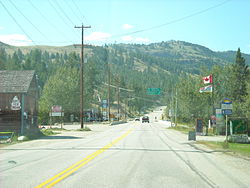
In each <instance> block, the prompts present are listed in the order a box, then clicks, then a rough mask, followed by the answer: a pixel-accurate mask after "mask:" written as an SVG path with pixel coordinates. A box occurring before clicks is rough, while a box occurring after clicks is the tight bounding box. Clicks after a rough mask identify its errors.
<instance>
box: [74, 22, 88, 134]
mask: <svg viewBox="0 0 250 188" xmlns="http://www.w3.org/2000/svg"><path fill="white" fill-rule="evenodd" d="M75 28H81V29H82V44H81V47H82V50H81V67H80V122H81V129H83V128H84V124H83V113H84V111H83V109H84V108H83V105H84V100H83V91H84V85H83V83H84V80H83V68H84V66H83V60H84V56H83V55H84V53H83V51H84V43H83V41H84V29H87V28H91V26H83V24H82V26H75Z"/></svg>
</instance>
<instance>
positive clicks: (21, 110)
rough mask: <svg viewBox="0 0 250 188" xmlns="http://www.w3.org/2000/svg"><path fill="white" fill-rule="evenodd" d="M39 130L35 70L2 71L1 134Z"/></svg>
mask: <svg viewBox="0 0 250 188" xmlns="http://www.w3.org/2000/svg"><path fill="white" fill-rule="evenodd" d="M37 128H38V83H37V76H36V74H35V71H33V70H24V71H7V70H4V71H0V132H6V131H14V132H17V133H19V134H21V135H23V134H25V133H28V132H29V131H31V130H36V129H37Z"/></svg>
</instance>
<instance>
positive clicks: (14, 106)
mask: <svg viewBox="0 0 250 188" xmlns="http://www.w3.org/2000/svg"><path fill="white" fill-rule="evenodd" d="M10 109H11V110H20V109H21V103H20V101H19V99H18V97H17V96H15V97H14V98H13V99H12V102H11V106H10Z"/></svg>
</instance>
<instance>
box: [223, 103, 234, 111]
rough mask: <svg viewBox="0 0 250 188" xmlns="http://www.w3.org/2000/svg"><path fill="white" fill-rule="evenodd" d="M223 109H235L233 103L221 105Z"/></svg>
mask: <svg viewBox="0 0 250 188" xmlns="http://www.w3.org/2000/svg"><path fill="white" fill-rule="evenodd" d="M221 109H223V110H226V109H227V110H232V109H233V104H232V103H231V104H223V103H222V104H221Z"/></svg>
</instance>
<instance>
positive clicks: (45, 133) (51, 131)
mask: <svg viewBox="0 0 250 188" xmlns="http://www.w3.org/2000/svg"><path fill="white" fill-rule="evenodd" d="M57 130H58V129H57ZM41 133H42V134H43V135H42V136H50V135H55V134H59V133H58V132H54V129H42V130H41Z"/></svg>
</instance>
